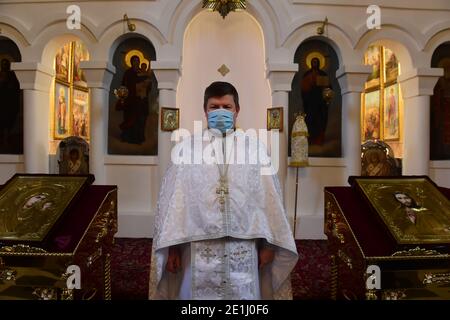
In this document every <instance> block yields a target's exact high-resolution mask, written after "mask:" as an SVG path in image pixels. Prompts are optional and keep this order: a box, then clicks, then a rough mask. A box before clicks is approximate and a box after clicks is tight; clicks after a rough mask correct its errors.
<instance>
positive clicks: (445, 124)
mask: <svg viewBox="0 0 450 320" xmlns="http://www.w3.org/2000/svg"><path fill="white" fill-rule="evenodd" d="M431 67H432V68H443V69H444V76H442V77H440V78H439V80H438V82H437V83H436V86H435V87H434V92H433V96H432V97H431V101H430V121H431V125H430V159H431V160H450V42H445V43H443V44H441V45H440V46H439V47H437V48H436V50H435V51H434V53H433V57H432V59H431Z"/></svg>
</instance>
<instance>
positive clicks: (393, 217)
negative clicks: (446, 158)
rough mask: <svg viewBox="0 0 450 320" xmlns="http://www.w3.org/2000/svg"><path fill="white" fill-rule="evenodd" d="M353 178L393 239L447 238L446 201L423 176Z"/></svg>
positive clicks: (449, 217)
mask: <svg viewBox="0 0 450 320" xmlns="http://www.w3.org/2000/svg"><path fill="white" fill-rule="evenodd" d="M355 181H356V183H357V185H358V187H359V188H360V189H361V190H362V191H363V194H364V195H365V197H366V198H367V200H368V201H369V202H370V203H371V205H372V206H373V208H374V209H375V211H376V212H377V214H379V216H380V217H381V218H382V220H383V221H384V223H385V224H386V225H387V227H388V229H389V230H390V232H391V234H392V235H393V236H394V238H395V239H396V240H397V243H399V244H407V243H417V242H420V243H439V242H448V241H450V201H449V200H448V199H447V198H446V197H445V196H444V195H443V194H442V193H441V192H440V191H439V190H438V189H437V187H436V186H435V185H434V184H433V183H432V182H430V181H429V180H428V179H427V178H422V177H420V178H407V179H383V178H379V179H364V178H356V179H355Z"/></svg>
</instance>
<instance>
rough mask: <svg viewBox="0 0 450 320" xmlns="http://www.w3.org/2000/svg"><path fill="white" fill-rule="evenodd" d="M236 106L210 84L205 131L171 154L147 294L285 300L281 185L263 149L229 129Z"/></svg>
mask: <svg viewBox="0 0 450 320" xmlns="http://www.w3.org/2000/svg"><path fill="white" fill-rule="evenodd" d="M239 110H240V106H239V96H238V92H237V91H236V89H235V88H234V86H233V85H231V84H230V83H226V82H214V83H212V84H211V85H210V86H209V87H208V88H206V90H205V95H204V112H205V115H206V118H207V121H208V129H207V130H205V132H204V134H203V135H201V137H190V138H186V139H184V140H183V141H182V142H180V143H179V144H178V145H177V146H176V148H175V150H174V151H173V152H172V163H171V165H170V166H169V168H168V170H167V172H166V174H165V176H164V178H163V181H162V185H161V191H160V195H159V201H158V206H157V212H156V217H155V233H154V238H153V250H152V251H153V252H152V261H151V272H150V287H149V288H150V289H149V291H150V292H149V294H150V299H182V300H194V299H199V300H230V299H239V300H257V299H291V298H292V292H291V286H290V273H291V271H292V269H293V268H294V266H295V264H296V262H297V259H298V255H297V250H296V246H295V242H294V238H293V236H292V232H291V229H290V226H289V223H288V220H287V218H286V213H285V210H284V208H283V200H282V195H281V189H280V186H279V182H278V179H277V175H276V173H275V172H272V173H271V174H270V175H269V174H267V171H264V170H263V169H264V168H263V167H264V166H266V167H267V164H269V167H270V159H269V158H268V156H267V153H266V151H265V149H264V148H262V147H259V146H258V144H257V143H255V140H254V139H252V138H251V137H249V135H246V134H244V133H243V132H242V131H241V130H236V128H235V124H236V119H237V116H238V114H239ZM199 145H200V148H198V146H199ZM255 145H256V146H257V147H256V148H255V147H254V146H255ZM196 146H197V147H196ZM207 148H209V149H207ZM180 150H181V152H179V151H180ZM207 150H210V151H211V152H208V151H207ZM199 152H200V154H201V156H200V158H201V159H202V160H201V161H197V160H198V159H199V157H198V155H199V154H198V153H199ZM179 153H181V154H183V157H182V158H183V160H182V161H179V160H176V159H174V155H176V154H179ZM196 153H197V154H196ZM255 153H257V154H258V157H257V159H258V160H257V161H253V162H252V159H255V157H254V156H255ZM208 154H209V155H210V156H211V157H210V159H207V158H208V156H207V155H208ZM186 155H188V157H186ZM205 155H206V156H205ZM191 160H193V161H191Z"/></svg>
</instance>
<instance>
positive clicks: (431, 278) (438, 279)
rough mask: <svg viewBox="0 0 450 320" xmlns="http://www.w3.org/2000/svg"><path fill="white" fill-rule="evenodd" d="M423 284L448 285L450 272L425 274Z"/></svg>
mask: <svg viewBox="0 0 450 320" xmlns="http://www.w3.org/2000/svg"><path fill="white" fill-rule="evenodd" d="M422 283H423V284H425V285H428V284H432V285H433V284H448V283H450V272H449V273H431V272H429V273H425V275H424V276H423V281H422Z"/></svg>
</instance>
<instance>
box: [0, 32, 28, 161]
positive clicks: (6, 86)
mask: <svg viewBox="0 0 450 320" xmlns="http://www.w3.org/2000/svg"><path fill="white" fill-rule="evenodd" d="M21 60H22V56H21V54H20V51H19V48H18V47H17V45H16V44H15V43H14V42H13V41H12V40H10V39H8V38H5V37H0V62H1V65H0V102H1V104H2V115H1V116H0V154H22V153H23V95H22V92H21V90H20V84H19V81H18V79H17V77H16V75H15V72H14V71H11V63H13V62H20V61H21Z"/></svg>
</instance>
